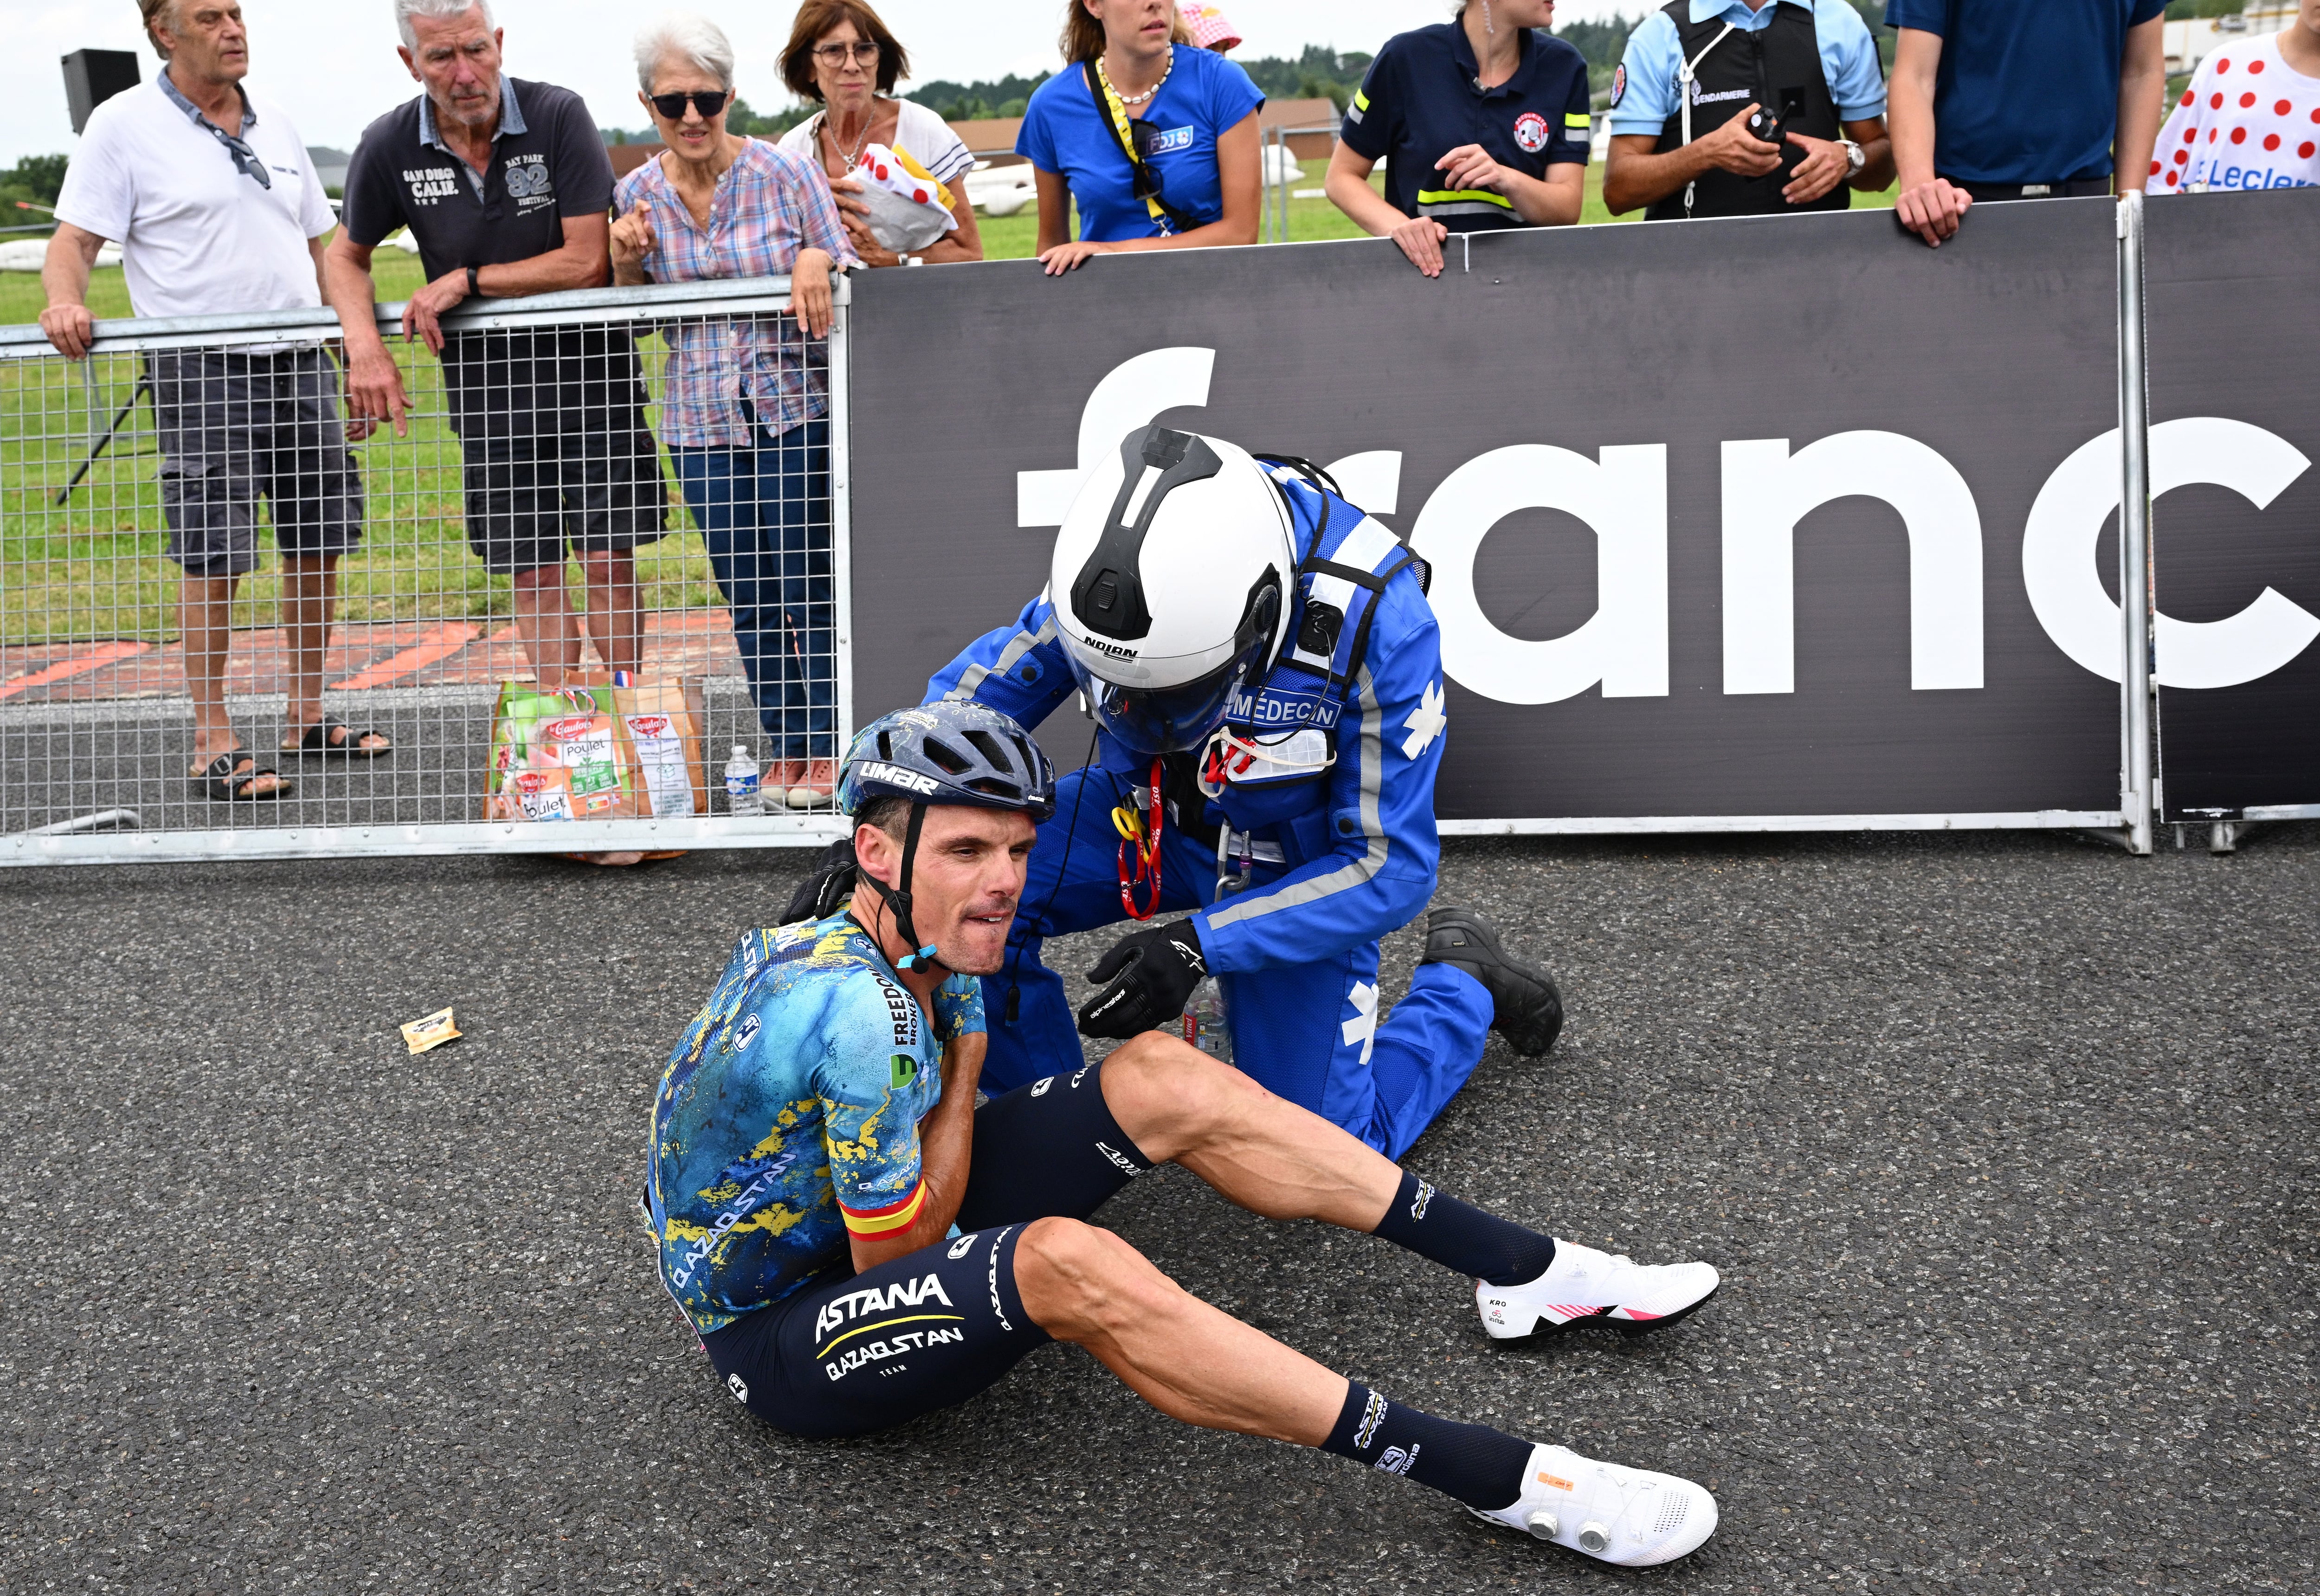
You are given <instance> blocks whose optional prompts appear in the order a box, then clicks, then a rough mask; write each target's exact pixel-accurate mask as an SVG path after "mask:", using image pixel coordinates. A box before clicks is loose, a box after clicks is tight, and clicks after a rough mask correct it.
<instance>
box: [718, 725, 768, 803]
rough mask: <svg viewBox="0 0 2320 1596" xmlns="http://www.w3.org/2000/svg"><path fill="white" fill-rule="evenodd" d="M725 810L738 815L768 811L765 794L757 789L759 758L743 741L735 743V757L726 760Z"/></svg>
mask: <svg viewBox="0 0 2320 1596" xmlns="http://www.w3.org/2000/svg"><path fill="white" fill-rule="evenodd" d="M725 812H726V813H728V814H737V815H759V814H763V813H765V812H766V806H765V801H764V796H763V794H761V793H759V792H758V790H757V758H756V757H755V756H753V755H752V754H751V753H750V752H749V750H748V747H747V746H746V745H745V744H742V743H738V742H737V743H735V744H734V745H733V757H731V758H730V759H728V760H727V761H726V762H725Z"/></svg>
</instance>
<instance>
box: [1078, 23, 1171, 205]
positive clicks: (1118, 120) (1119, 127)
mask: <svg viewBox="0 0 2320 1596" xmlns="http://www.w3.org/2000/svg"><path fill="white" fill-rule="evenodd" d="M1088 64H1089V65H1090V66H1092V67H1093V68H1095V80H1096V84H1097V86H1099V87H1101V89H1102V90H1103V103H1104V104H1105V105H1107V106H1108V107H1110V111H1111V127H1112V131H1113V132H1114V133H1116V134H1117V135H1119V147H1120V149H1121V150H1124V151H1126V153H1127V155H1128V165H1129V166H1130V167H1137V166H1141V165H1142V164H1143V163H1142V162H1140V161H1138V160H1137V159H1136V139H1135V135H1133V134H1132V133H1130V132H1129V131H1128V107H1127V106H1126V105H1123V104H1120V100H1119V90H1118V89H1116V88H1114V87H1112V86H1111V77H1110V74H1108V73H1107V72H1105V71H1104V69H1103V58H1102V57H1101V56H1096V57H1093V58H1092V59H1090V61H1089V63H1088ZM1144 208H1145V209H1146V210H1147V211H1149V212H1151V213H1152V220H1153V221H1155V222H1158V223H1159V224H1160V231H1162V232H1164V233H1169V234H1174V232H1175V231H1176V227H1175V224H1174V222H1170V221H1169V220H1168V213H1167V212H1165V211H1164V210H1162V209H1161V208H1160V201H1159V198H1158V197H1157V196H1156V195H1149V194H1147V195H1145V196H1144Z"/></svg>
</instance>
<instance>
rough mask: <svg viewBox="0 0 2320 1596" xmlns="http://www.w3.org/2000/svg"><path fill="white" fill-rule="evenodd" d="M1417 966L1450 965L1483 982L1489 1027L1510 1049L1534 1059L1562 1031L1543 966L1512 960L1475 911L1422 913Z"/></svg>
mask: <svg viewBox="0 0 2320 1596" xmlns="http://www.w3.org/2000/svg"><path fill="white" fill-rule="evenodd" d="M1418 963H1419V964H1421V965H1449V966H1452V967H1454V968H1455V969H1461V970H1464V971H1465V972H1466V974H1468V975H1472V976H1473V978H1474V979H1475V980H1477V981H1479V982H1481V983H1482V990H1483V991H1485V992H1487V993H1490V994H1491V1003H1492V1005H1493V1007H1494V1012H1493V1013H1492V1014H1491V1029H1492V1030H1494V1031H1497V1032H1498V1033H1499V1034H1500V1036H1502V1037H1504V1038H1507V1040H1508V1042H1509V1044H1511V1045H1512V1046H1513V1047H1514V1050H1515V1051H1516V1052H1518V1053H1519V1054H1521V1055H1523V1056H1525V1057H1527V1058H1536V1057H1537V1056H1539V1055H1540V1054H1542V1053H1544V1052H1545V1051H1546V1050H1547V1049H1548V1048H1549V1047H1554V1038H1556V1037H1557V1036H1558V1035H1560V1034H1561V1033H1562V1030H1563V994H1562V993H1559V992H1557V991H1555V989H1554V982H1552V981H1550V980H1548V979H1547V978H1546V973H1545V971H1543V970H1538V969H1534V968H1533V967H1531V966H1529V965H1524V964H1517V963H1516V962H1515V961H1514V960H1513V959H1510V958H1509V957H1507V953H1506V949H1505V948H1500V946H1499V932H1498V928H1497V927H1495V926H1493V925H1492V924H1491V922H1490V921H1489V920H1485V919H1483V918H1482V913H1481V911H1478V910H1473V909H1464V908H1458V907H1451V908H1446V909H1436V911H1434V912H1433V913H1431V914H1429V915H1427V917H1426V957H1423V958H1421V959H1419V960H1418Z"/></svg>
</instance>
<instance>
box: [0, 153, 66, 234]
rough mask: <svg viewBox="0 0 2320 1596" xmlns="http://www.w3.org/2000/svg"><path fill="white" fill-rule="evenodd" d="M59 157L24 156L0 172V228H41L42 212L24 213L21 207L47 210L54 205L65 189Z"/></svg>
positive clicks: (62, 162)
mask: <svg viewBox="0 0 2320 1596" xmlns="http://www.w3.org/2000/svg"><path fill="white" fill-rule="evenodd" d="M66 159H67V158H66V157H64V156H61V155H28V156H26V157H25V158H24V159H22V160H20V161H18V162H17V163H16V164H15V165H14V167H12V168H9V169H8V170H7V171H5V172H0V227H36V226H42V225H45V224H46V223H47V222H48V219H49V218H48V213H47V212H46V211H45V210H40V211H27V210H25V209H23V206H22V205H20V204H18V203H17V202H19V201H23V203H24V204H34V205H41V206H48V205H53V204H56V203H57V195H58V193H59V191H60V190H61V189H62V188H63V187H64V186H65V161H66ZM0 237H5V234H0Z"/></svg>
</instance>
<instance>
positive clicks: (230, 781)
mask: <svg viewBox="0 0 2320 1596" xmlns="http://www.w3.org/2000/svg"><path fill="white" fill-rule="evenodd" d="M245 761H246V762H248V763H249V764H250V765H253V766H255V765H256V764H257V763H258V761H257V760H256V759H254V758H252V757H250V755H249V751H248V750H246V749H243V748H236V749H234V750H233V752H231V753H230V754H220V755H219V756H218V757H216V758H214V759H213V760H211V761H210V762H209V763H208V764H207V765H206V766H203V768H202V773H201V775H197V776H195V777H194V778H193V780H194V785H195V786H196V787H199V788H200V789H201V790H202V791H203V792H204V793H208V794H209V795H210V796H211V797H212V798H213V799H215V800H217V801H218V802H219V803H266V802H267V800H269V799H274V798H279V797H281V796H282V795H283V794H284V793H287V792H288V791H290V789H291V788H292V787H293V786H295V785H296V784H295V782H285V781H284V780H283V779H282V773H281V772H280V771H278V770H255V769H253V770H243V769H241V768H240V766H242V764H243V763H244V762H245ZM269 775H270V776H272V777H273V778H274V785H273V786H271V787H269V788H267V790H266V791H265V792H263V793H254V792H252V791H250V789H251V788H253V787H255V786H256V785H258V781H259V780H260V778H262V777H265V776H269Z"/></svg>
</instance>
